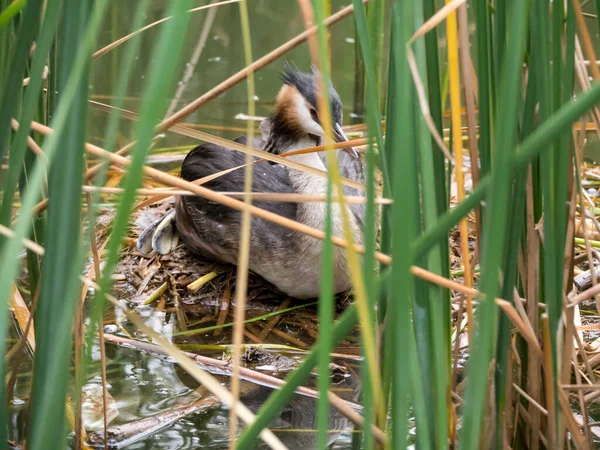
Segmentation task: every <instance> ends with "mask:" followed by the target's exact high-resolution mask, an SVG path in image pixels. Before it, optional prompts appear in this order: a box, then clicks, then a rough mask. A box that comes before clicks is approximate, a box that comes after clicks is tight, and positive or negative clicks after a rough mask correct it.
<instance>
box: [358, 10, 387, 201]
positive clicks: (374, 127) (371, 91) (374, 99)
mask: <svg viewBox="0 0 600 450" xmlns="http://www.w3.org/2000/svg"><path fill="white" fill-rule="evenodd" d="M352 3H353V5H354V19H355V22H356V33H357V34H358V42H359V44H360V49H361V52H362V57H363V61H364V68H365V75H366V86H365V96H366V106H367V125H368V127H369V130H370V131H369V133H370V135H371V136H373V138H374V139H375V142H376V143H377V148H378V149H380V150H379V151H380V152H382V151H383V149H384V145H383V133H382V131H381V114H380V110H379V91H378V77H377V74H376V73H375V70H376V65H375V59H374V56H373V50H372V45H371V38H370V37H369V29H368V26H367V17H366V14H365V7H364V5H363V2H362V1H360V0H352ZM369 110H371V111H372V113H371V114H368V112H369ZM379 166H380V167H381V171H382V174H383V180H384V183H383V187H384V191H386V189H387V188H386V186H387V185H389V180H390V173H389V168H388V167H387V160H386V158H385V157H380V158H379ZM386 192H387V191H386Z"/></svg>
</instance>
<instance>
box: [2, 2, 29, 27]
mask: <svg viewBox="0 0 600 450" xmlns="http://www.w3.org/2000/svg"><path fill="white" fill-rule="evenodd" d="M26 4H27V0H14V1H12V2H10V3H9V4H8V5H7V6H4V5H0V6H2V11H0V28H2V27H4V26H6V24H7V23H9V22H10V21H11V20H12V18H13V17H15V16H16V15H17V14H19V12H21V10H22V9H23V8H25V5H26Z"/></svg>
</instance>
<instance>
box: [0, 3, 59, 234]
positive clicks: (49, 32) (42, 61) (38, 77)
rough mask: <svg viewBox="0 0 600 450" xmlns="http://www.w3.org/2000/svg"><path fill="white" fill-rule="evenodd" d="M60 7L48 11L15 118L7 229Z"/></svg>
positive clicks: (4, 210)
mask: <svg viewBox="0 0 600 450" xmlns="http://www.w3.org/2000/svg"><path fill="white" fill-rule="evenodd" d="M61 4H62V1H60V0H59V1H56V2H52V4H51V5H48V8H47V9H46V13H45V15H44V21H43V23H42V26H41V30H40V34H39V36H38V39H37V40H36V50H35V53H34V55H33V63H32V66H31V71H30V82H29V85H28V86H27V89H26V91H25V97H24V100H23V106H22V109H21V114H20V115H19V116H17V115H16V114H15V117H14V118H15V119H17V120H18V122H19V131H17V133H16V135H15V137H14V139H13V143H12V146H11V148H10V154H9V162H8V166H9V168H8V172H7V174H6V179H5V180H4V186H3V188H4V192H3V197H2V206H1V208H0V223H3V224H4V225H8V224H10V219H11V215H12V207H13V196H14V194H15V192H16V190H17V182H18V180H19V176H20V175H21V170H22V167H23V158H24V157H25V150H26V148H27V138H28V137H29V132H30V130H31V121H32V120H33V119H34V117H35V113H36V109H37V106H38V99H39V96H40V92H41V89H42V72H43V71H44V66H45V65H46V61H47V58H48V54H49V52H50V48H51V47H52V44H53V42H54V34H55V32H56V28H57V26H58V21H59V19H60V11H61ZM0 153H1V150H0ZM0 159H1V157H0Z"/></svg>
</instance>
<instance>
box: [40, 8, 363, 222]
mask: <svg viewBox="0 0 600 450" xmlns="http://www.w3.org/2000/svg"><path fill="white" fill-rule="evenodd" d="M368 1H369V0H363V2H364V3H367V2H368ZM213 6H215V5H213ZM353 11H354V7H353V6H352V5H350V6H347V7H345V8H343V9H341V10H340V11H338V12H337V13H335V14H332V15H331V16H329V17H328V18H327V19H325V21H324V24H325V26H330V25H333V24H334V23H336V22H339V21H340V20H342V19H343V18H344V17H346V16H348V15H349V14H351V13H352V12H353ZM316 31H317V27H316V26H315V27H312V28H310V29H309V30H307V31H305V32H303V33H300V34H299V35H297V36H296V37H294V38H292V39H290V40H289V41H287V42H286V43H284V44H282V45H280V46H279V47H277V48H276V49H274V50H272V51H271V52H269V53H267V54H266V55H265V56H263V57H262V58H259V59H257V60H256V61H254V62H253V63H252V64H251V65H250V66H249V67H246V68H244V69H242V70H240V71H239V72H237V73H236V74H234V75H232V76H230V77H229V78H227V79H226V80H225V81H223V82H222V83H220V84H218V85H217V86H215V87H214V88H212V89H211V90H210V91H208V92H206V93H204V94H203V95H201V96H200V97H198V98H197V99H196V100H194V101H193V102H192V103H190V104H188V105H187V106H185V107H184V108H182V109H181V110H179V111H178V112H176V113H175V114H173V115H172V116H170V117H168V118H167V119H165V120H163V121H162V122H161V123H159V124H158V125H157V126H156V129H155V132H156V133H157V134H161V133H164V132H165V131H167V130H169V129H170V128H172V127H174V126H175V124H177V123H178V122H181V121H182V120H184V119H185V118H187V117H188V116H189V115H190V114H192V113H194V112H195V111H197V110H198V109H200V107H202V106H204V105H205V104H206V103H208V102H209V101H211V100H213V99H215V98H217V97H218V96H220V95H221V94H223V93H224V92H226V91H228V90H229V89H230V88H232V87H233V86H235V85H237V84H239V83H241V82H242V81H244V80H245V79H246V77H247V76H248V73H249V71H253V72H257V71H259V70H260V69H262V68H264V67H265V66H267V65H269V64H270V63H272V62H273V61H275V60H277V59H278V58H280V57H281V56H282V55H284V54H286V53H287V52H289V51H291V50H293V49H294V48H296V47H297V46H298V45H300V44H302V43H303V42H305V41H306V40H307V39H308V38H309V36H311V35H313V34H315V33H316ZM182 128H187V127H182ZM187 129H188V130H189V132H194V131H196V130H192V129H190V128H187ZM134 145H135V142H131V143H129V144H127V145H126V146H125V147H122V148H120V149H119V150H118V151H116V152H115V154H116V155H126V154H127V153H128V152H129V151H130V150H131V149H132V148H133V147H134ZM273 156H275V155H273ZM265 159H267V158H265ZM291 163H292V162H291V161H290V162H288V163H287V164H288V165H289V166H290V167H293V165H292V164H291ZM101 167H102V163H100V164H97V165H96V166H94V167H92V168H91V169H89V170H88V171H87V172H86V175H85V179H86V180H89V179H90V178H91V177H92V176H94V174H96V173H97V172H98V171H99V170H100V168H101ZM299 170H307V168H306V167H305V168H304V169H302V168H301V169H299ZM348 181H349V180H348ZM357 189H360V188H357ZM47 206H48V200H47V199H45V200H42V201H41V202H40V203H38V204H37V205H36V207H35V210H34V213H35V214H39V213H40V212H41V211H43V210H44V209H46V207H47Z"/></svg>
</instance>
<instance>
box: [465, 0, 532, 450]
mask: <svg viewBox="0 0 600 450" xmlns="http://www.w3.org/2000/svg"><path fill="white" fill-rule="evenodd" d="M509 9H510V23H511V27H510V30H509V34H508V40H507V46H508V47H509V48H510V49H511V51H510V52H507V53H506V54H505V56H506V57H505V59H504V61H503V62H502V64H501V66H500V67H501V68H502V79H501V83H502V84H501V88H500V90H499V93H500V97H499V105H500V106H499V108H498V126H497V130H498V135H497V136H498V137H497V139H496V142H495V145H494V152H495V161H494V175H493V181H492V190H491V192H490V193H489V195H488V198H489V203H488V207H487V208H486V211H485V214H486V217H487V219H488V220H487V223H486V229H485V235H484V236H483V238H484V245H483V251H482V253H483V254H482V264H481V285H482V288H483V290H484V292H485V294H486V296H487V298H488V299H494V298H496V297H497V296H498V294H499V292H500V286H499V279H498V269H499V268H500V266H501V263H502V259H503V255H504V246H505V238H506V225H507V217H508V214H509V206H510V204H509V200H510V187H511V166H512V164H511V158H510V157H511V155H512V153H513V152H514V151H515V150H514V149H515V145H514V143H515V136H516V125H517V124H516V117H517V107H518V104H519V97H520V92H521V72H522V64H523V52H524V48H525V36H526V32H527V28H528V10H529V2H527V1H523V2H515V3H511V5H510V8H509ZM478 317H479V321H478V327H477V330H476V333H477V338H476V340H475V342H474V343H472V345H471V349H472V352H471V358H470V361H469V365H468V377H469V382H468V385H467V388H466V392H465V405H464V408H465V409H464V414H463V427H462V429H461V432H460V442H461V446H464V448H475V447H477V446H478V444H479V436H480V433H481V423H482V418H483V416H484V407H485V402H486V391H487V386H488V366H489V363H490V361H491V359H492V352H493V351H494V346H495V342H494V341H495V338H496V328H497V324H496V320H497V307H496V305H495V303H494V302H493V301H492V300H488V301H484V302H481V303H480V305H479V309H478Z"/></svg>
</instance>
